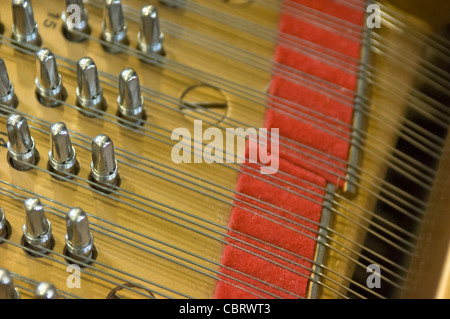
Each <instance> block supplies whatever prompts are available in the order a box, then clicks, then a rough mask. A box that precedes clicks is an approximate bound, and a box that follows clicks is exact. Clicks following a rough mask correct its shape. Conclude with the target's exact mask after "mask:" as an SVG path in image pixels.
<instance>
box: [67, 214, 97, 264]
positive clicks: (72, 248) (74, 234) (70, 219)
mask: <svg viewBox="0 0 450 319" xmlns="http://www.w3.org/2000/svg"><path fill="white" fill-rule="evenodd" d="M66 229H67V234H66V246H65V248H64V255H66V256H67V257H70V258H73V259H75V260H77V261H80V262H82V263H84V264H90V263H92V261H93V260H95V259H96V257H97V250H96V248H95V245H94V236H92V233H91V230H90V226H89V220H88V216H87V215H86V213H85V212H84V211H83V210H82V209H81V208H78V207H77V208H73V209H71V210H70V211H69V212H68V213H67V215H66ZM68 262H69V263H73V262H72V261H68Z"/></svg>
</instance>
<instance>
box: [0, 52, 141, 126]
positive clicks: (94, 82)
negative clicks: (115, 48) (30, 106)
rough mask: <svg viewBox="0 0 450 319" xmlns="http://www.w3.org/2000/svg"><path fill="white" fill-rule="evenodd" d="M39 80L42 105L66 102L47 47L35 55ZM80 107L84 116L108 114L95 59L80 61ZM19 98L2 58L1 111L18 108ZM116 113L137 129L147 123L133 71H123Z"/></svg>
mask: <svg viewBox="0 0 450 319" xmlns="http://www.w3.org/2000/svg"><path fill="white" fill-rule="evenodd" d="M36 60H37V77H36V80H35V84H36V93H37V96H38V99H39V102H40V103H41V104H43V105H45V106H48V107H56V106H59V105H61V104H62V103H64V102H65V100H66V98H67V91H66V90H65V88H64V86H63V81H62V78H61V75H60V73H59V71H58V65H57V61H56V57H55V55H54V54H53V53H52V51H51V50H50V49H48V48H42V49H39V50H38V51H37V53H36ZM76 72H77V84H78V85H77V88H76V97H77V106H78V107H79V108H81V113H82V114H83V115H86V116H88V117H95V116H98V115H100V114H101V113H102V112H105V110H106V107H107V103H106V100H105V98H104V97H103V90H102V86H101V84H100V80H99V75H98V69H97V66H96V64H95V62H94V60H93V59H92V58H90V57H84V58H81V59H80V60H78V62H77V70H76ZM17 106H18V98H17V96H16V95H15V94H14V85H13V83H12V82H11V81H10V78H9V75H8V70H7V68H6V64H5V61H4V60H3V59H2V58H0V108H2V109H4V108H9V109H15V108H17ZM117 114H118V116H119V117H120V118H121V123H122V124H124V125H129V126H132V127H134V128H137V127H138V126H139V125H141V124H143V123H144V122H145V119H146V116H145V111H144V99H143V97H142V95H141V86H140V81H139V76H138V74H137V73H136V71H135V70H134V69H132V68H126V69H124V70H123V71H122V72H121V73H120V75H119V96H118V98H117Z"/></svg>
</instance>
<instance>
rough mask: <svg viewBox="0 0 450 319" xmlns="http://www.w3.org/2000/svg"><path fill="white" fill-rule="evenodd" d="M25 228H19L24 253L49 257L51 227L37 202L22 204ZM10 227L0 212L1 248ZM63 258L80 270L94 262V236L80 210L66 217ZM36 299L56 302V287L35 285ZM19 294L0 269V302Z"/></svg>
mask: <svg viewBox="0 0 450 319" xmlns="http://www.w3.org/2000/svg"><path fill="white" fill-rule="evenodd" d="M24 208H25V224H24V225H23V227H22V231H23V236H22V240H21V245H23V249H24V251H25V252H26V253H27V254H28V255H30V256H32V257H42V256H44V255H49V254H50V253H51V251H52V250H53V249H54V247H55V239H54V237H53V234H52V226H51V223H50V221H49V220H48V219H47V217H46V216H45V211H44V208H43V206H42V204H41V202H40V200H39V198H27V199H26V200H25V201H24ZM11 232H12V230H11V225H10V223H9V222H8V221H7V219H6V215H5V213H4V211H3V209H2V208H0V244H4V243H6V242H7V241H5V239H6V240H8V239H9V238H10V236H11ZM63 255H64V256H65V259H66V261H67V263H69V264H72V265H73V264H75V265H78V266H80V267H84V266H86V265H89V264H91V263H92V262H94V260H95V259H96V258H97V249H96V247H95V245H94V236H93V235H92V232H91V230H90V225H89V220H88V216H87V214H86V213H85V212H84V211H83V210H82V209H81V208H79V207H76V208H73V209H71V210H70V211H69V212H68V213H67V214H66V235H65V246H64V250H63ZM35 296H36V297H37V298H40V299H55V298H57V292H56V289H55V287H54V286H53V285H52V284H50V283H48V282H43V283H40V284H39V285H37V287H36V291H35ZM18 298H19V293H18V291H17V289H15V287H14V283H13V281H12V279H11V276H10V273H9V272H8V271H7V270H5V269H0V299H18Z"/></svg>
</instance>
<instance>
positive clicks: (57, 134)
mask: <svg viewBox="0 0 450 319" xmlns="http://www.w3.org/2000/svg"><path fill="white" fill-rule="evenodd" d="M50 136H51V142H50V151H49V152H48V159H49V167H50V170H51V171H52V172H54V173H56V174H57V175H59V176H62V177H64V178H69V179H70V178H72V176H70V175H77V174H78V172H79V170H80V165H79V163H78V161H77V156H76V152H75V148H74V147H73V146H72V142H71V140H70V136H69V131H68V130H67V127H66V125H65V124H64V123H62V122H59V123H55V124H53V125H52V126H51V127H50ZM54 177H55V178H57V179H60V178H58V177H56V176H54Z"/></svg>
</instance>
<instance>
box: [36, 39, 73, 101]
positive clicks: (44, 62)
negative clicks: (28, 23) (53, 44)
mask: <svg viewBox="0 0 450 319" xmlns="http://www.w3.org/2000/svg"><path fill="white" fill-rule="evenodd" d="M36 60H37V77H36V81H35V82H36V93H37V96H38V99H39V102H40V103H41V104H42V105H45V106H49V107H55V106H59V105H61V102H62V101H64V100H65V99H66V93H65V89H64V86H63V84H62V79H61V75H60V74H59V72H58V65H57V64H56V58H55V56H54V55H53V53H52V51H50V49H48V48H43V49H40V50H39V51H38V52H37V53H36Z"/></svg>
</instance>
